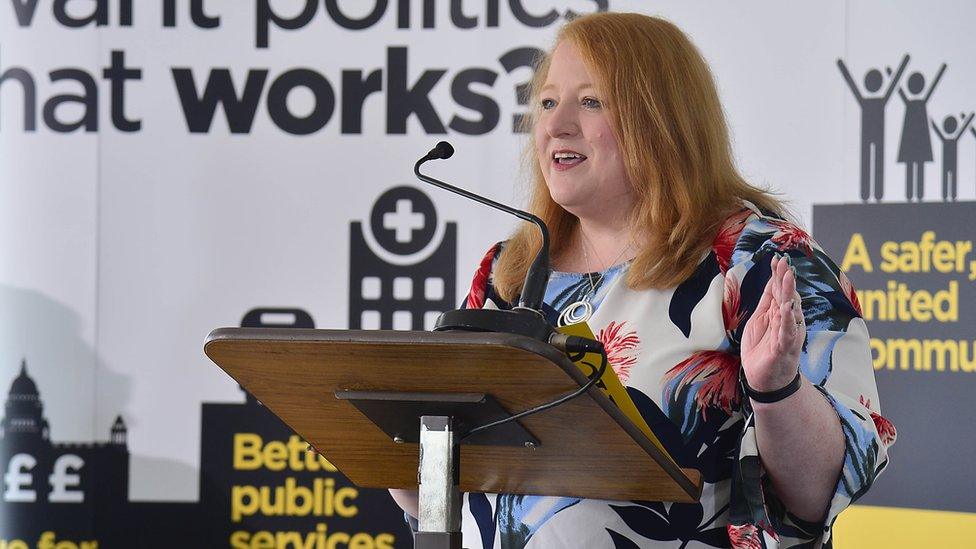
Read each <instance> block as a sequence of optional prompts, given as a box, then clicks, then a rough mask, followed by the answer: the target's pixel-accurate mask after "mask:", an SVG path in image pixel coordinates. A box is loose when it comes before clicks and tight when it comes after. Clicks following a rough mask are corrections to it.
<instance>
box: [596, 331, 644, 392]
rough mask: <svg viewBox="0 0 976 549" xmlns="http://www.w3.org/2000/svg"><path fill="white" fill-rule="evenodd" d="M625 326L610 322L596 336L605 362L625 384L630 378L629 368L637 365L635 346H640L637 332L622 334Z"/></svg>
mask: <svg viewBox="0 0 976 549" xmlns="http://www.w3.org/2000/svg"><path fill="white" fill-rule="evenodd" d="M625 324H627V322H626V321H624V322H621V323H620V324H617V323H616V322H610V324H607V327H606V328H603V329H602V330H600V333H598V334H597V336H596V338H597V339H598V340H600V343H603V348H604V349H605V350H606V351H607V362H609V363H610V366H611V367H612V368H613V371H614V372H615V373H616V374H617V377H619V378H620V381H621V382H622V383H626V382H627V379H629V378H630V368H631V367H632V366H633V365H634V364H635V363H637V346H638V345H640V337H638V336H637V332H635V331H633V330H631V331H629V332H626V333H624V332H623V328H624V325H625Z"/></svg>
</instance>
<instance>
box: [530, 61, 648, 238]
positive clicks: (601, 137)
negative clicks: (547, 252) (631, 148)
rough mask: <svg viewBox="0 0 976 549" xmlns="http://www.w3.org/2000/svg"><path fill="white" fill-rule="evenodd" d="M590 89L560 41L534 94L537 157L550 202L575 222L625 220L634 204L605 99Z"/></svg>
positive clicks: (592, 82) (581, 67)
mask: <svg viewBox="0 0 976 549" xmlns="http://www.w3.org/2000/svg"><path fill="white" fill-rule="evenodd" d="M595 86H596V81H595V79H594V78H593V77H592V76H591V74H590V72H589V70H588V69H587V67H586V65H585V64H584V63H583V60H582V59H581V58H580V56H579V54H578V53H577V51H576V47H575V46H573V45H572V44H571V43H569V42H560V43H559V44H558V45H557V47H556V50H555V51H554V52H553V54H552V59H551V60H550V65H549V74H548V75H546V81H545V83H544V85H543V88H542V90H541V93H540V94H539V104H538V106H537V108H538V109H539V115H538V118H537V119H536V122H535V130H534V131H535V146H536V155H537V157H538V160H539V167H540V168H542V175H543V177H544V178H545V180H546V184H547V185H548V187H549V194H550V195H551V196H552V199H553V200H554V201H555V202H556V203H557V204H559V205H560V206H562V207H563V208H565V209H566V210H567V211H569V212H570V213H572V214H573V215H576V216H577V217H580V218H595V217H600V216H602V217H606V216H620V215H626V213H628V212H629V211H630V207H631V205H632V204H633V194H632V191H631V186H630V182H629V181H628V178H627V170H626V168H625V166H624V161H623V156H622V155H621V153H620V147H619V146H618V144H617V139H616V137H614V133H613V129H612V128H611V127H610V118H609V115H608V114H609V113H608V112H607V110H606V109H607V107H606V106H605V105H604V100H605V98H603V97H601V95H600V93H599V92H598V91H597V89H596V87H595ZM606 221H609V220H608V219H605V220H604V222H606Z"/></svg>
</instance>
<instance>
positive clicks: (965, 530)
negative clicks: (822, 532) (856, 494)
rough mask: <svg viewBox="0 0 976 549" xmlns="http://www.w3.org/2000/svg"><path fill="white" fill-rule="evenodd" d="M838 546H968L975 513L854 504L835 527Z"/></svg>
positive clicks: (974, 533)
mask: <svg viewBox="0 0 976 549" xmlns="http://www.w3.org/2000/svg"><path fill="white" fill-rule="evenodd" d="M834 546H835V547H837V549H902V548H904V549H909V548H912V549H915V548H918V547H938V548H939V549H971V548H972V547H974V546H976V513H953V512H949V511H929V510H922V509H898V508H894V507H871V506H867V505H854V506H852V507H851V508H850V509H848V510H847V511H845V512H844V513H843V514H842V515H841V516H840V518H838V519H837V524H836V526H835V527H834Z"/></svg>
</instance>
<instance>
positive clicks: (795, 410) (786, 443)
mask: <svg viewBox="0 0 976 549" xmlns="http://www.w3.org/2000/svg"><path fill="white" fill-rule="evenodd" d="M752 409H753V412H754V413H755V420H756V439H757V443H758V445H759V455H760V457H761V459H762V463H763V467H764V469H765V470H766V472H767V474H768V475H769V477H770V478H771V479H772V484H773V490H774V491H775V492H776V495H777V496H778V497H779V499H780V501H782V502H783V505H785V506H786V508H787V509H788V510H789V511H790V512H791V513H793V514H794V515H796V516H797V517H798V518H800V519H803V520H806V521H811V522H816V521H819V520H822V519H823V517H824V516H825V515H826V513H827V506H828V505H829V503H830V500H831V497H832V496H833V494H834V489H835V488H836V486H837V480H838V478H839V476H840V472H841V468H842V467H843V465H844V451H845V448H844V433H843V431H842V430H841V426H840V420H839V419H838V417H837V412H836V411H835V410H834V408H833V406H831V405H830V403H829V402H828V401H827V399H826V398H824V395H823V394H821V393H820V391H819V390H817V389H816V388H815V387H814V386H813V385H812V384H810V382H809V381H807V380H806V379H805V378H804V379H803V385H802V387H801V388H800V389H799V390H798V391H797V392H796V393H794V394H793V395H791V396H789V397H787V398H785V399H783V400H781V401H779V402H774V403H771V404H763V403H760V402H755V401H753V402H752Z"/></svg>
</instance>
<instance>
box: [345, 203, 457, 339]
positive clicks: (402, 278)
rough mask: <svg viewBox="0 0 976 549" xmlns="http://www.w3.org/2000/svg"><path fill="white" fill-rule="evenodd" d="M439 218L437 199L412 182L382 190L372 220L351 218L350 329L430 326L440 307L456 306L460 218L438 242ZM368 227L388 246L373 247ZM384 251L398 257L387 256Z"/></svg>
mask: <svg viewBox="0 0 976 549" xmlns="http://www.w3.org/2000/svg"><path fill="white" fill-rule="evenodd" d="M437 223H438V222H437V211H436V209H435V208H434V203H433V202H432V201H431V199H430V198H429V197H428V196H427V195H426V194H425V193H424V192H423V191H421V190H420V189H417V188H415V187H408V186H399V187H393V188H392V189H389V190H387V191H386V192H384V193H383V194H381V195H380V196H379V197H378V198H377V199H376V202H375V203H374V204H373V208H372V211H371V213H370V216H369V221H368V222H367V223H364V222H361V221H354V222H352V223H350V227H349V252H350V258H349V328H350V329H353V330H361V329H382V330H391V329H409V330H423V329H430V328H431V327H432V326H433V321H434V319H436V317H437V316H438V315H439V314H440V313H442V312H444V311H446V310H448V309H453V308H454V307H455V306H456V301H455V285H456V282H455V281H456V277H457V223H454V222H446V223H445V225H444V231H443V235H442V236H441V238H440V241H439V242H435V238H436V232H437V231H436V230H435V229H436V226H437ZM364 225H366V227H364ZM367 227H368V228H369V229H370V233H371V234H372V235H373V237H374V239H375V240H374V242H375V245H377V246H378V247H379V248H382V250H373V249H372V248H371V247H370V243H368V242H367V239H366V235H365V229H366V228H367ZM430 248H432V250H431V251H430V252H429V253H426V254H424V257H416V258H415V257H413V254H418V253H422V251H423V250H425V249H430ZM381 252H383V253H381ZM384 253H385V254H387V255H388V256H394V258H390V257H387V258H386V259H384V257H383V256H384ZM395 258H400V259H404V260H405V261H397V260H396V259H395Z"/></svg>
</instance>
